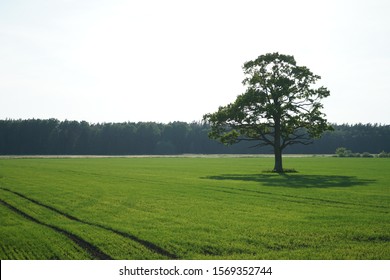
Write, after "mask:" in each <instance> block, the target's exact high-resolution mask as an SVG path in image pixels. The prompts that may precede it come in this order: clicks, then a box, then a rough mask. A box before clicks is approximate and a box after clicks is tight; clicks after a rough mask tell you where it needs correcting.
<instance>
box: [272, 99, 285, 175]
mask: <svg viewBox="0 0 390 280" xmlns="http://www.w3.org/2000/svg"><path fill="white" fill-rule="evenodd" d="M275 104H276V106H279V105H278V102H277V101H275ZM274 121H275V132H274V133H275V135H274V137H275V138H274V145H273V146H274V154H275V166H274V170H273V171H274V172H278V173H282V172H283V164H282V147H281V145H280V140H281V136H282V133H281V125H280V114H277V116H276V117H275V118H274Z"/></svg>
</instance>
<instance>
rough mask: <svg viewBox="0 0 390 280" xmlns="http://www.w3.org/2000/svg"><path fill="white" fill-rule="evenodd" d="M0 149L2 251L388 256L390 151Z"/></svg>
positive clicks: (5, 254)
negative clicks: (43, 154)
mask: <svg viewBox="0 0 390 280" xmlns="http://www.w3.org/2000/svg"><path fill="white" fill-rule="evenodd" d="M272 161H273V159H272V158H185V157H184V158H72V159H66V158H64V159H0V227H1V229H0V258H1V259H390V214H389V212H390V172H389V171H390V160H388V159H380V158H329V157H306V158H285V159H284V164H285V167H286V168H294V169H296V170H298V171H299V172H298V173H291V174H287V175H278V174H272V173H265V172H262V170H266V169H270V168H272V166H273V162H272Z"/></svg>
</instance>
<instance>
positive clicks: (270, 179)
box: [202, 174, 375, 188]
mask: <svg viewBox="0 0 390 280" xmlns="http://www.w3.org/2000/svg"><path fill="white" fill-rule="evenodd" d="M202 179H211V180H233V181H244V182H245V181H246V182H258V183H261V184H262V185H264V186H271V187H273V186H274V187H288V188H340V187H356V186H367V185H369V184H372V183H374V182H375V180H369V179H359V178H357V177H356V176H340V175H302V174H291V175H288V174H222V175H218V176H207V177H202Z"/></svg>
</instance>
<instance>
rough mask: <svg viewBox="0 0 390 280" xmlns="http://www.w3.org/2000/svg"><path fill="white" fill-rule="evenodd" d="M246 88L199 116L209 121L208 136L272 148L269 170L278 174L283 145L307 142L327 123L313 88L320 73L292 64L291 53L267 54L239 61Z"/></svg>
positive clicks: (319, 93)
mask: <svg viewBox="0 0 390 280" xmlns="http://www.w3.org/2000/svg"><path fill="white" fill-rule="evenodd" d="M243 70H244V73H245V76H246V78H245V79H244V81H243V84H244V86H246V87H247V89H246V91H245V93H243V94H241V95H239V96H238V97H237V99H236V101H235V102H234V103H231V104H228V105H226V106H223V107H222V106H221V107H219V109H218V111H217V112H215V113H211V114H206V115H204V116H203V119H204V121H206V122H208V123H209V124H210V125H211V132H210V133H209V137H210V138H212V139H216V140H219V141H220V142H222V143H224V144H227V145H231V144H234V143H238V142H241V141H255V142H257V143H256V144H255V145H254V147H256V146H258V147H261V146H267V145H269V146H272V147H273V150H274V154H275V166H274V169H273V171H274V172H279V173H281V172H283V165H282V151H283V150H284V149H285V148H286V147H287V146H289V145H293V144H303V145H308V144H310V143H312V142H313V140H312V139H313V138H318V137H320V136H321V134H322V133H323V132H324V131H326V130H331V129H332V128H331V126H330V125H329V124H328V122H327V120H326V119H325V118H324V117H325V114H323V113H322V112H321V109H322V108H323V105H322V104H321V103H320V101H321V99H322V98H324V97H327V96H329V91H328V90H327V89H326V88H325V87H318V88H313V87H312V85H314V84H315V83H316V81H317V80H319V79H320V78H321V77H320V76H318V75H314V74H313V73H312V72H311V71H310V70H309V69H308V68H307V67H305V66H297V64H296V62H295V59H294V57H293V56H289V55H283V54H279V53H268V54H265V55H261V56H259V57H258V58H257V59H255V60H253V61H248V62H246V63H245V64H244V66H243Z"/></svg>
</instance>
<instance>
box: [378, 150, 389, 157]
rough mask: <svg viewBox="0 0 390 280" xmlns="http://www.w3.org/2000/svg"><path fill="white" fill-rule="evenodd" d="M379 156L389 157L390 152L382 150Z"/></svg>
mask: <svg viewBox="0 0 390 280" xmlns="http://www.w3.org/2000/svg"><path fill="white" fill-rule="evenodd" d="M378 157H380V158H388V157H390V153H386V152H385V151H382V152H380V153H379V155H378Z"/></svg>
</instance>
